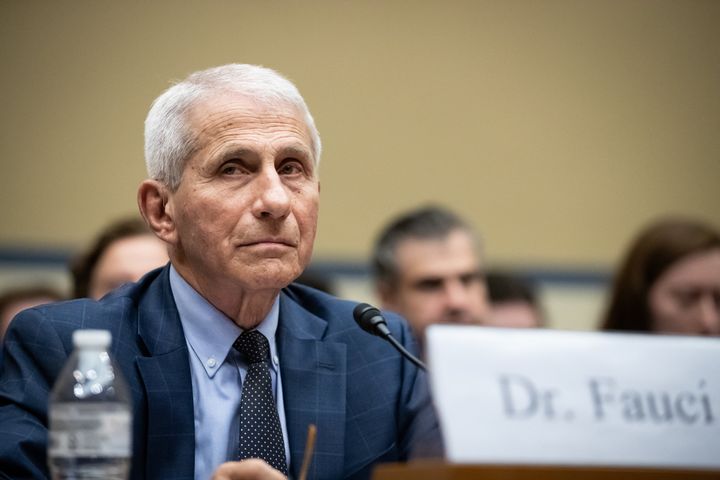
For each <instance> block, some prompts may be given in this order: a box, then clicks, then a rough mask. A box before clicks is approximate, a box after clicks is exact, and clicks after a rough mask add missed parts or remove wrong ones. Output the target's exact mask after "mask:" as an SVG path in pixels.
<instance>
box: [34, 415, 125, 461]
mask: <svg viewBox="0 0 720 480" xmlns="http://www.w3.org/2000/svg"><path fill="white" fill-rule="evenodd" d="M131 428H132V425H131V415H130V410H129V409H128V408H127V406H125V405H123V404H118V403H114V404H111V403H100V402H97V403H95V402H77V403H60V404H55V405H51V407H50V444H49V448H48V455H49V456H50V457H55V458H63V457H64V458H67V457H86V456H92V457H94V456H104V457H129V456H130V446H131Z"/></svg>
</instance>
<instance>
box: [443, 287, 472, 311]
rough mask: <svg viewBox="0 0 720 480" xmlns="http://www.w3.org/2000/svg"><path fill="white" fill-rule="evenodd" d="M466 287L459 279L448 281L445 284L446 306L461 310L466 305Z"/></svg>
mask: <svg viewBox="0 0 720 480" xmlns="http://www.w3.org/2000/svg"><path fill="white" fill-rule="evenodd" d="M468 294H469V292H468V289H467V287H466V286H465V285H463V283H462V282H460V281H450V282H448V283H447V284H446V285H445V301H446V302H447V305H448V308H450V309H452V310H462V309H465V308H466V307H467V302H468Z"/></svg>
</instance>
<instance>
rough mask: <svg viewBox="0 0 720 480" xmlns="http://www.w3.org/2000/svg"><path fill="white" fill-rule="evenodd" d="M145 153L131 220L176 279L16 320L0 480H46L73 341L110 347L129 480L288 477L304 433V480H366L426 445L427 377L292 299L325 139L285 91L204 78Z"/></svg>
mask: <svg viewBox="0 0 720 480" xmlns="http://www.w3.org/2000/svg"><path fill="white" fill-rule="evenodd" d="M145 136H146V148H145V151H146V161H147V167H148V173H149V177H150V178H149V179H148V180H145V181H144V182H143V183H142V184H141V185H140V188H139V191H138V203H139V205H140V210H141V212H142V215H143V216H144V218H145V220H146V222H147V223H148V225H149V226H150V228H151V229H152V230H153V231H154V232H155V234H156V235H157V236H158V237H159V238H160V239H162V240H163V241H164V242H165V243H166V244H167V245H168V251H169V255H170V265H169V266H167V267H165V268H162V269H159V270H155V271H153V272H151V273H149V274H148V275H146V276H145V277H144V278H143V279H141V280H140V281H139V282H138V283H136V284H130V285H126V286H124V287H122V288H120V289H118V290H116V291H115V292H113V293H111V294H109V295H108V296H106V297H104V298H103V299H102V300H100V301H97V302H96V301H91V300H77V301H74V302H66V303H64V304H59V305H55V306H49V307H42V308H38V309H35V310H31V311H28V312H26V313H23V314H21V315H19V316H18V317H17V318H16V320H15V321H14V322H13V326H12V328H11V329H10V331H9V333H8V339H7V340H8V341H7V352H6V359H5V360H6V361H5V369H4V370H3V371H2V373H1V375H2V381H1V382H0V424H1V425H2V428H0V477H2V474H5V475H8V476H10V477H12V478H44V477H47V468H46V466H45V462H46V460H45V455H44V451H45V449H46V438H47V424H46V414H47V393H48V391H49V389H50V387H51V385H52V383H53V381H54V380H55V379H56V377H57V376H58V373H59V369H60V367H61V365H62V364H63V362H64V361H65V358H66V356H67V352H69V351H70V350H71V346H70V337H71V333H72V331H73V330H74V329H77V328H81V327H82V328H104V329H107V330H110V331H111V332H112V335H113V339H114V340H113V346H112V353H113V354H114V355H115V357H116V359H117V360H118V362H119V365H120V368H121V370H122V372H123V373H124V375H125V377H126V378H127V380H128V382H129V384H130V386H131V390H132V392H133V400H134V424H133V459H132V471H131V478H133V479H153V480H154V479H170V478H195V479H197V480H206V479H208V478H210V477H211V476H212V475H213V472H215V478H218V479H224V478H232V479H235V478H283V476H284V475H286V474H288V473H289V475H290V476H293V477H296V476H297V475H298V471H299V469H300V466H301V463H302V456H303V451H304V448H305V438H306V434H307V430H308V426H309V425H310V424H314V425H316V426H317V432H318V433H317V443H316V447H315V454H314V457H313V461H312V464H311V468H310V471H309V478H318V479H321V478H322V479H341V478H353V479H354V478H368V477H369V475H370V471H371V469H372V467H373V465H374V464H376V463H378V462H381V461H398V460H404V459H407V458H408V457H409V456H410V455H411V450H413V449H414V448H416V447H417V446H421V447H424V446H427V445H432V444H433V442H437V441H438V436H437V435H438V432H437V423H436V421H435V417H434V414H433V412H432V407H431V405H430V402H429V397H428V392H427V384H426V379H425V377H424V375H423V374H422V372H419V371H418V370H416V369H415V368H414V367H412V366H411V365H410V364H409V363H407V362H406V361H404V360H403V359H402V358H401V357H400V356H399V355H398V354H397V353H396V352H395V351H393V350H392V349H391V348H390V347H389V346H388V345H387V344H385V343H383V342H381V341H379V340H378V339H376V338H374V337H372V336H371V335H368V334H367V333H365V332H363V331H362V330H360V329H359V328H358V327H356V326H355V324H354V321H353V319H352V310H353V307H354V304H353V303H351V302H346V301H341V300H338V299H336V298H334V297H331V296H328V295H325V294H323V293H320V292H318V291H317V290H313V289H310V288H307V287H301V286H298V285H290V286H288V285H289V284H290V283H291V282H292V281H293V280H294V279H295V278H296V277H297V276H298V275H300V273H301V272H302V271H303V269H304V268H305V266H306V265H307V264H308V262H309V260H310V256H311V252H312V247H313V241H314V238H315V229H316V223H317V216H318V199H319V192H320V184H319V181H318V163H319V159H320V149H321V147H320V138H319V136H318V133H317V130H316V128H315V124H314V121H313V118H312V116H311V115H310V112H309V111H308V109H307V106H306V105H305V102H304V100H303V99H302V97H301V96H300V94H299V93H298V91H297V89H296V88H295V86H294V85H293V84H292V83H290V82H289V81H287V80H286V79H285V78H283V77H281V76H280V75H278V74H277V73H276V72H274V71H272V70H269V69H265V68H262V67H257V66H250V65H226V66H223V67H217V68H213V69H209V70H206V71H201V72H197V73H195V74H193V75H191V76H190V77H188V78H187V79H186V80H185V81H183V82H181V83H178V84H177V85H175V86H173V87H171V88H170V89H168V90H167V91H166V92H164V93H163V94H162V95H161V96H160V97H159V98H158V99H157V100H156V101H155V103H154V104H153V106H152V108H151V110H150V113H149V114H148V118H147V120H146V127H145ZM286 287H287V288H286ZM388 323H389V325H390V329H391V330H392V331H393V334H394V335H395V336H396V337H397V338H398V339H399V340H400V341H401V342H403V343H404V344H406V345H407V346H409V347H410V348H414V346H413V345H412V341H411V335H410V332H409V330H408V328H407V326H406V325H405V324H404V323H403V321H401V320H400V319H398V318H397V317H392V316H390V317H389V318H388ZM38 328H42V331H43V333H42V334H41V335H38V334H37V332H38ZM28 382H30V383H31V384H32V388H26V384H28ZM246 389H247V392H246ZM246 393H247V394H246ZM259 411H261V412H262V415H264V417H263V418H262V421H258V419H257V418H256V417H254V415H256V412H259ZM260 437H264V438H267V439H269V440H268V441H267V442H265V444H261V442H259V441H258V438H260ZM246 458H250V459H253V460H250V461H239V462H238V461H237V460H242V459H246ZM256 459H261V460H256ZM225 462H229V463H225ZM218 467H219V468H218Z"/></svg>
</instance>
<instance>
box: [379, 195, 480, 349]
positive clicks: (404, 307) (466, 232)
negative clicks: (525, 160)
mask: <svg viewBox="0 0 720 480" xmlns="http://www.w3.org/2000/svg"><path fill="white" fill-rule="evenodd" d="M479 243H480V242H479V239H478V237H477V235H476V234H475V232H474V231H473V230H472V228H471V227H470V226H469V225H468V224H467V223H466V222H465V221H463V220H462V219H461V218H460V217H459V216H457V215H455V214H454V213H453V212H451V211H449V210H447V209H444V208H441V207H437V206H428V207H424V208H420V209H417V210H413V211H410V212H406V213H404V214H402V215H401V216H399V217H398V218H396V219H394V220H393V221H391V222H390V223H389V224H388V225H387V226H386V227H385V228H384V229H383V230H382V232H381V233H380V235H379V236H378V238H377V241H376V243H375V248H374V251H373V260H372V266H373V271H374V274H375V281H376V290H377V294H378V296H379V298H380V301H381V303H382V306H383V308H387V309H389V310H394V311H396V312H398V313H400V314H401V315H402V316H404V317H405V318H407V320H408V321H409V322H410V326H411V327H412V329H413V332H414V333H415V335H416V336H417V339H418V340H419V341H420V342H421V344H422V343H423V340H424V334H425V329H426V328H427V327H428V326H429V325H432V324H434V323H458V324H478V325H479V324H481V323H482V321H483V318H484V317H485V316H486V315H487V312H488V303H487V298H486V295H487V294H486V286H485V279H484V277H483V262H482V258H481V254H480V245H479Z"/></svg>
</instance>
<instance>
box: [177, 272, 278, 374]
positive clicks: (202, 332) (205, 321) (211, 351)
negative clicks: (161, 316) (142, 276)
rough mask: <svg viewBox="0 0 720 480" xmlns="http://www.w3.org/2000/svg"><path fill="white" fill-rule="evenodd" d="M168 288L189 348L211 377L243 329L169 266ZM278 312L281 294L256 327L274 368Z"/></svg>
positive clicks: (275, 364)
mask: <svg viewBox="0 0 720 480" xmlns="http://www.w3.org/2000/svg"><path fill="white" fill-rule="evenodd" d="M170 288H171V290H172V293H173V297H175V304H176V305H177V309H178V313H179V315H180V322H181V323H182V327H183V331H184V332H185V339H186V340H187V343H188V346H189V347H190V350H191V351H192V352H193V353H194V354H195V355H196V356H197V358H198V360H200V363H201V364H202V366H203V368H204V369H205V373H207V375H208V377H210V378H212V377H213V376H214V375H215V373H216V372H217V371H218V369H219V368H220V365H222V363H223V362H224V361H225V358H226V357H227V355H228V352H229V351H230V349H231V348H232V345H233V343H235V340H236V339H237V337H238V336H239V335H240V334H241V333H242V332H243V329H242V328H240V327H239V326H237V324H235V322H233V321H232V319H230V318H229V317H228V316H227V315H225V314H224V313H222V312H221V311H220V310H218V309H217V308H215V307H214V306H213V305H212V304H211V303H210V302H208V301H207V300H205V298H204V297H203V296H202V295H200V294H199V293H198V292H197V291H196V290H195V289H194V288H193V287H192V286H191V285H190V284H189V283H187V282H186V281H185V279H184V278H182V276H180V274H179V273H178V272H177V270H175V267H174V266H172V265H170ZM279 312H280V296H279V295H278V296H277V297H275V301H274V302H273V305H272V307H271V308H270V312H269V313H268V314H267V316H266V317H265V318H264V319H263V321H262V322H260V325H258V326H257V328H256V330H257V331H259V332H260V333H262V334H263V335H265V337H266V338H267V339H268V343H269V344H270V358H271V360H272V362H271V363H272V365H273V366H274V367H277V363H278V361H277V358H278V357H277V346H276V344H275V332H276V331H277V326H278V317H279Z"/></svg>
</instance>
